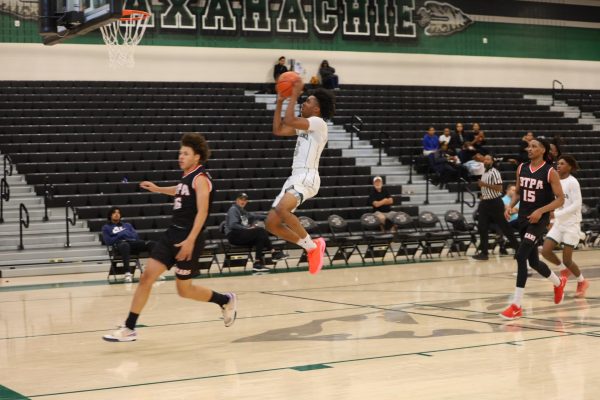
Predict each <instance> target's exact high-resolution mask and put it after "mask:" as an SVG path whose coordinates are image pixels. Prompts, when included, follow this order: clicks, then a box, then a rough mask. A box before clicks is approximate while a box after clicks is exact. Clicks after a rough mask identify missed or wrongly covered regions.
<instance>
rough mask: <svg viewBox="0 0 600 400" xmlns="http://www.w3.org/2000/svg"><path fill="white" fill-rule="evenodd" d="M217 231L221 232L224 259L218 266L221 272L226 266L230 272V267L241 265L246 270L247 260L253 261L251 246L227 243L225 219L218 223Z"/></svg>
mask: <svg viewBox="0 0 600 400" xmlns="http://www.w3.org/2000/svg"><path fill="white" fill-rule="evenodd" d="M219 232H220V233H221V234H223V236H222V237H221V245H222V248H223V254H224V256H225V259H224V260H223V266H222V267H221V268H220V270H221V273H223V270H224V269H225V268H227V269H228V270H229V273H231V267H243V268H244V272H246V267H247V264H248V261H250V262H253V261H254V259H253V258H252V247H249V246H236V245H234V244H231V243H229V241H228V240H227V238H226V237H225V221H223V222H221V223H220V224H219Z"/></svg>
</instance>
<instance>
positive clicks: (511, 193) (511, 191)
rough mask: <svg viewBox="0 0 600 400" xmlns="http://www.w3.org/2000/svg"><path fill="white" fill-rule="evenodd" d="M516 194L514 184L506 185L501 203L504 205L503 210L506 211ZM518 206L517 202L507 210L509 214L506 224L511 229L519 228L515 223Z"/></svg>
mask: <svg viewBox="0 0 600 400" xmlns="http://www.w3.org/2000/svg"><path fill="white" fill-rule="evenodd" d="M516 192H517V187H516V186H515V184H513V183H511V184H510V185H508V187H507V188H506V194H505V195H504V197H502V202H503V203H504V208H505V209H507V210H508V206H509V205H510V202H511V201H512V199H513V198H514V197H515V194H516ZM519 204H520V203H519V202H517V204H516V205H515V206H514V207H513V208H512V209H510V210H508V213H509V214H510V218H509V220H508V224H509V225H510V227H511V228H513V229H518V228H519V224H518V222H517V218H518V216H519Z"/></svg>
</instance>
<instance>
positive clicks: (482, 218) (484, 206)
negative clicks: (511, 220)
mask: <svg viewBox="0 0 600 400" xmlns="http://www.w3.org/2000/svg"><path fill="white" fill-rule="evenodd" d="M492 222H493V223H495V224H496V225H498V227H499V228H500V230H501V231H502V233H503V234H504V236H506V238H507V239H508V242H509V243H510V247H512V248H513V249H514V250H515V251H517V249H518V248H519V242H518V241H517V238H516V237H515V233H514V231H513V229H512V228H511V227H510V225H509V224H508V221H507V220H506V218H504V202H503V201H502V197H497V198H495V199H491V200H481V203H480V204H479V220H478V221H477V227H478V229H479V238H480V240H481V242H480V245H479V250H480V251H481V254H485V255H487V254H488V247H489V229H490V223H492Z"/></svg>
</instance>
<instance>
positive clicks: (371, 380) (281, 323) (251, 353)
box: [0, 250, 600, 400]
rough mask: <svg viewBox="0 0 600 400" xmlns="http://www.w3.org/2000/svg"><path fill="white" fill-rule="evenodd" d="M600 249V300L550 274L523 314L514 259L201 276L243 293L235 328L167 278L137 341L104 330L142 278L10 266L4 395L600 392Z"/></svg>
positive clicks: (3, 301)
mask: <svg viewBox="0 0 600 400" xmlns="http://www.w3.org/2000/svg"><path fill="white" fill-rule="evenodd" d="M599 255H600V252H599V251H594V250H591V251H582V252H577V253H576V254H575V256H576V260H577V261H578V262H579V264H580V265H581V266H582V270H583V272H584V275H585V276H586V277H587V278H589V279H590V282H591V286H590V289H589V291H588V296H587V298H586V299H574V298H573V293H574V291H575V281H574V280H570V281H569V283H568V286H567V294H566V297H565V300H564V302H563V304H561V305H558V306H556V305H554V303H553V297H552V296H553V293H552V286H551V284H550V283H549V282H547V281H546V280H543V279H542V278H541V277H539V276H534V277H532V278H530V280H529V282H528V285H527V289H526V292H525V301H524V304H523V305H524V313H525V315H524V318H522V319H520V320H518V321H515V322H511V323H507V322H505V321H503V320H502V319H500V318H499V317H498V316H497V314H498V312H500V311H501V310H502V309H503V308H504V307H505V306H506V305H507V304H508V302H509V299H510V295H511V294H512V292H513V288H514V284H515V278H514V276H513V275H512V273H513V272H514V271H515V268H516V267H515V262H514V260H512V258H511V257H503V258H498V259H491V261H489V262H483V263H481V262H480V263H478V262H474V261H471V260H468V259H465V258H463V259H460V260H443V261H436V262H430V263H417V264H403V265H391V266H383V267H366V268H350V269H333V270H324V271H322V272H321V273H320V274H319V275H317V276H311V275H309V274H308V273H307V272H292V273H275V274H271V275H263V276H234V277H218V278H211V279H199V280H196V281H195V282H196V283H200V284H204V285H206V286H209V287H211V288H213V289H215V290H217V291H235V292H236V293H237V294H238V296H239V307H238V320H237V321H236V323H235V324H234V325H233V326H232V327H230V328H225V327H224V326H223V323H222V320H221V319H220V311H219V310H218V308H217V307H216V306H215V305H213V304H200V303H196V302H193V301H190V300H185V299H181V298H179V297H178V296H177V295H176V292H175V285H174V282H173V281H170V280H168V281H163V282H157V283H156V287H155V288H154V291H153V294H152V296H151V298H150V301H149V303H148V305H147V307H146V309H145V311H144V313H143V314H142V316H141V317H140V320H139V323H140V324H142V326H141V327H140V328H139V329H138V341H136V342H131V343H107V342H104V341H102V340H101V336H102V335H103V334H104V333H107V332H109V331H111V330H112V329H113V327H114V326H116V325H117V324H119V323H121V322H122V321H123V320H124V318H125V316H126V315H127V310H128V307H129V302H130V299H131V295H132V293H133V290H134V288H135V284H133V285H131V284H116V285H108V284H107V283H106V281H105V275H104V274H89V275H74V276H59V277H36V278H11V279H9V280H8V279H6V278H5V279H3V280H2V283H1V284H0V377H1V378H0V399H26V398H30V399H67V400H75V399H86V400H95V399H131V400H133V399H160V400H166V399H260V400H269V399H273V400H275V399H277V400H283V399H285V400H294V399H307V400H315V399H336V400H338V399H340V400H342V399H343V400H346V399H360V400H364V399H365V398H372V399H410V398H419V399H528V400H529V399H544V400H550V399H569V400H576V399H597V398H598V393H599V392H600V379H599V378H600V369H599V368H598V364H597V362H598V355H599V354H600V352H599V350H598V347H599V345H600V279H599V278H600V266H599V264H598V256H599Z"/></svg>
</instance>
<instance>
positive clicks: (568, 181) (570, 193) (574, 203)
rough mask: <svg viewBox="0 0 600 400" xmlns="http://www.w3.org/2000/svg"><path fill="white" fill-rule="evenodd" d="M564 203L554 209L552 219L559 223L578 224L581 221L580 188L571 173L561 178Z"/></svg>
mask: <svg viewBox="0 0 600 400" xmlns="http://www.w3.org/2000/svg"><path fill="white" fill-rule="evenodd" d="M560 185H561V186H562V190H563V193H564V194H565V203H564V204H563V206H562V207H560V208H557V209H556V211H554V219H555V220H556V222H557V223H558V224H559V225H561V226H562V225H565V226H567V225H578V224H579V223H581V189H580V188H579V182H578V181H577V179H575V178H574V177H573V176H572V175H569V177H568V178H565V179H561V180H560Z"/></svg>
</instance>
